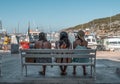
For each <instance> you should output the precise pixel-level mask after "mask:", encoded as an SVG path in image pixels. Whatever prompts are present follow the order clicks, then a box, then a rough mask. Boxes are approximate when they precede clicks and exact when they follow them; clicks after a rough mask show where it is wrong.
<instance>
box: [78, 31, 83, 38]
mask: <svg viewBox="0 0 120 84" xmlns="http://www.w3.org/2000/svg"><path fill="white" fill-rule="evenodd" d="M77 36H78V37H79V38H80V37H84V36H85V33H84V31H82V30H80V31H78V33H77Z"/></svg>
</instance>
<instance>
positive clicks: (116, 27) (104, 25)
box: [65, 14, 120, 35]
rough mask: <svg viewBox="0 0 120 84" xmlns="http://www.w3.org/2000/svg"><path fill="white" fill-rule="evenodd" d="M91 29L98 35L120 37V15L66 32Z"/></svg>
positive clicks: (91, 22)
mask: <svg viewBox="0 0 120 84" xmlns="http://www.w3.org/2000/svg"><path fill="white" fill-rule="evenodd" d="M86 28H89V29H91V31H93V32H95V33H96V34H97V35H120V14H117V15H114V16H111V17H105V18H99V19H94V20H92V21H90V22H88V23H85V24H80V25H77V26H75V27H71V28H67V29H65V30H66V31H68V32H69V31H74V30H79V29H86Z"/></svg>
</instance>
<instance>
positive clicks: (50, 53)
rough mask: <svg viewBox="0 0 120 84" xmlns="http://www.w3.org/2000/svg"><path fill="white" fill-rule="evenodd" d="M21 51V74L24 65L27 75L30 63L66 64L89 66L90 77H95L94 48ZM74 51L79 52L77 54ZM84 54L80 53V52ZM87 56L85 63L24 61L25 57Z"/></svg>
mask: <svg viewBox="0 0 120 84" xmlns="http://www.w3.org/2000/svg"><path fill="white" fill-rule="evenodd" d="M20 51H21V64H22V74H23V69H24V67H25V72H26V76H27V66H29V65H32V66H35V65H38V66H42V65H47V66H51V65H53V66H59V65H67V66H73V65H76V66H82V65H85V66H90V75H91V76H92V77H95V73H96V50H95V49H84V50H76V49H27V50H20ZM76 52H80V53H79V54H78V53H76ZM83 52H84V53H85V54H82V53H83ZM28 57H29V58H41V57H45V58H52V57H55V58H73V57H74V58H89V62H87V63H75V62H71V63H56V62H51V63H31V62H26V61H25V59H26V58H28Z"/></svg>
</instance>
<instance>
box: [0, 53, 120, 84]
mask: <svg viewBox="0 0 120 84" xmlns="http://www.w3.org/2000/svg"><path fill="white" fill-rule="evenodd" d="M0 54H1V55H2V77H0V84H93V83H96V84H120V74H116V68H117V67H120V61H119V60H115V59H114V60H113V59H112V60H111V59H102V58H101V59H99V58H98V59H97V64H96V80H93V79H92V78H89V77H88V76H86V77H84V76H83V74H82V68H81V67H80V66H79V67H78V68H77V75H76V76H73V75H72V67H71V66H69V67H68V68H67V75H66V76H61V75H60V70H59V67H58V66H53V67H51V66H48V67H47V72H46V75H45V76H42V75H39V74H38V71H39V70H40V69H41V66H29V67H28V77H23V76H22V75H21V64H20V55H19V54H12V55H11V54H10V53H9V52H7V53H2V52H1V53H0ZM87 70H88V75H89V67H87Z"/></svg>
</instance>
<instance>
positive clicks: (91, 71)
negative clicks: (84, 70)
mask: <svg viewBox="0 0 120 84" xmlns="http://www.w3.org/2000/svg"><path fill="white" fill-rule="evenodd" d="M92 68H93V67H92V65H91V66H90V75H91V77H92V76H93V74H92V73H93V70H92Z"/></svg>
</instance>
